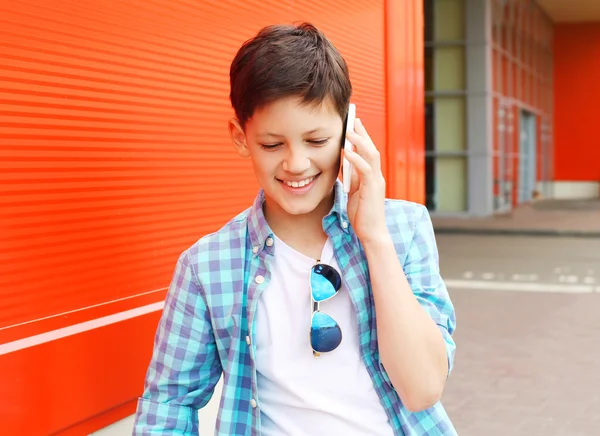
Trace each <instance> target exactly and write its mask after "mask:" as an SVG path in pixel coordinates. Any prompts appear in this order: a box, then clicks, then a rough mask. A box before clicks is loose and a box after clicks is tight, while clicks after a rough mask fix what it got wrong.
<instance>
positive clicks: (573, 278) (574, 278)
mask: <svg viewBox="0 0 600 436" xmlns="http://www.w3.org/2000/svg"><path fill="white" fill-rule="evenodd" d="M558 281H559V282H561V283H573V284H574V283H577V282H578V281H579V277H577V276H573V275H570V276H565V275H561V276H559V277H558Z"/></svg>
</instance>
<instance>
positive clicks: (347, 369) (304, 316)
mask: <svg viewBox="0 0 600 436" xmlns="http://www.w3.org/2000/svg"><path fill="white" fill-rule="evenodd" d="M274 249H275V256H274V259H273V262H272V269H271V281H270V282H269V286H268V287H267V289H265V291H264V292H263V293H262V295H261V297H260V299H259V302H258V310H257V312H256V367H257V370H258V398H259V403H258V404H259V407H260V410H261V422H262V425H261V428H262V434H263V435H264V436H283V435H290V436H320V435H327V436H337V435H344V436H364V435H370V436H393V434H394V433H393V430H392V427H391V425H390V424H389V422H388V417H387V414H386V412H385V410H384V408H383V406H382V405H381V403H380V400H379V397H378V395H377V392H376V391H375V388H374V386H373V382H372V381H371V378H370V377H369V374H368V372H367V369H366V368H365V365H364V363H363V362H362V360H361V358H360V351H359V342H358V327H357V323H356V314H355V311H354V308H353V306H352V302H351V300H350V296H349V295H348V292H347V291H346V289H345V288H344V287H342V289H341V290H340V292H339V293H338V295H336V296H335V297H333V298H332V299H330V300H328V301H325V302H323V303H321V305H320V310H321V311H322V312H324V313H326V314H328V315H330V316H332V317H333V319H335V320H336V321H337V322H338V324H339V325H340V327H341V329H342V343H341V344H340V345H339V347H338V348H336V349H335V350H333V351H332V352H330V353H322V354H321V355H320V356H319V357H317V358H315V357H313V353H312V348H311V346H310V339H309V327H310V317H311V299H310V288H309V276H310V270H311V267H312V266H313V265H314V264H315V263H316V260H315V259H311V258H309V257H307V256H305V255H303V254H301V253H299V252H297V251H295V250H294V249H292V248H291V247H290V246H288V245H286V244H285V243H284V242H283V241H281V240H280V239H278V238H275V245H274ZM321 262H322V263H325V264H327V265H330V266H332V267H334V268H335V269H336V270H337V271H338V272H340V268H339V265H338V264H337V262H336V261H335V257H334V254H333V247H332V245H331V242H330V241H329V240H328V241H327V243H326V244H325V246H324V248H323V253H322V255H321Z"/></svg>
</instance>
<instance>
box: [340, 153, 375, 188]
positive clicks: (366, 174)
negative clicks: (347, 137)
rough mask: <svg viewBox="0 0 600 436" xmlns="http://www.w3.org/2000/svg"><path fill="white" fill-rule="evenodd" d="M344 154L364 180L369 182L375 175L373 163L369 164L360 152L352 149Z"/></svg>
mask: <svg viewBox="0 0 600 436" xmlns="http://www.w3.org/2000/svg"><path fill="white" fill-rule="evenodd" d="M344 156H345V157H346V159H348V161H349V162H350V163H351V164H352V166H353V167H354V171H356V172H357V173H358V174H357V175H358V176H359V179H360V180H361V181H362V182H367V181H368V180H369V179H370V178H372V177H373V168H371V165H369V163H368V162H367V161H366V160H365V159H364V158H363V157H362V156H360V155H359V154H358V153H356V152H355V151H352V150H346V151H345V153H344ZM354 171H353V172H354ZM353 176H354V174H353Z"/></svg>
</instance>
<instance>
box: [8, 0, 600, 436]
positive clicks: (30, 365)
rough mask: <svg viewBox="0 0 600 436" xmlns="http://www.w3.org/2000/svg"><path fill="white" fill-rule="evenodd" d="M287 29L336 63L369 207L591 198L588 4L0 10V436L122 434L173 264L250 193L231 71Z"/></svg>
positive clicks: (137, 5)
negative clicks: (375, 184)
mask: <svg viewBox="0 0 600 436" xmlns="http://www.w3.org/2000/svg"><path fill="white" fill-rule="evenodd" d="M292 21H311V22H313V23H314V24H316V25H317V26H319V27H321V28H322V29H323V30H324V31H325V32H326V33H327V34H328V36H329V37H330V38H331V39H332V40H333V41H334V43H335V44H336V46H337V47H338V48H339V49H340V51H341V52H342V54H343V55H344V56H345V57H346V59H347V60H348V63H349V64H350V68H351V75H352V81H353V85H354V88H355V95H354V98H353V100H354V102H356V103H357V107H358V113H359V116H360V117H361V119H362V120H363V121H364V123H365V125H366V126H367V128H368V130H369V132H370V134H371V136H372V138H373V139H374V141H375V143H376V144H377V146H378V147H379V149H380V150H381V152H382V158H383V161H384V162H383V163H384V165H383V167H384V172H385V175H386V178H387V181H388V190H389V192H388V195H389V196H391V197H395V198H406V199H409V200H413V201H418V202H422V203H425V204H427V206H428V207H429V209H430V210H431V211H432V213H433V214H457V215H491V214H495V213H504V212H507V211H510V210H511V209H513V208H515V207H518V205H519V204H522V203H526V202H529V201H531V200H532V199H535V198H536V197H556V198H585V197H598V195H599V183H600V147H599V145H600V130H599V129H598V128H597V126H596V124H597V120H596V118H595V113H596V109H594V108H595V107H596V106H595V104H596V102H597V101H598V98H596V97H599V96H600V84H599V83H600V82H599V81H598V80H597V77H599V76H600V2H599V1H597V0H570V1H564V0H538V1H530V0H354V1H344V2H342V1H335V0H327V1H325V0H322V1H311V0H295V1H291V0H280V1H258V0H252V1H250V0H248V1H242V0H227V1H226V0H221V1H218V2H217V1H208V0H177V1H175V0H143V1H142V0H105V1H102V2H98V1H92V0H79V1H72V0H20V1H16V0H0V283H1V284H2V286H1V287H0V301H1V304H0V386H2V393H3V395H2V400H1V403H0V406H1V407H0V422H2V429H3V430H2V433H3V434H6V435H15V434H31V435H48V434H62V435H79V434H87V433H90V432H92V431H95V430H97V429H99V428H102V427H104V426H106V425H108V424H110V423H112V422H115V421H117V420H119V419H121V418H123V417H126V416H128V415H130V414H131V413H133V411H134V410H135V402H136V398H137V396H138V395H139V394H140V393H141V390H142V383H143V377H144V373H145V370H146V368H147V364H148V361H149V358H150V353H151V349H152V340H153V335H154V331H155V329H156V325H157V321H158V318H159V316H160V311H161V309H162V302H163V301H164V297H165V293H166V289H167V286H168V284H169V281H170V278H171V274H172V271H173V268H174V265H175V261H176V259H177V256H178V255H179V253H180V252H181V251H183V250H184V249H185V248H187V247H188V246H189V245H191V244H192V243H194V242H195V241H196V240H197V239H198V238H199V237H201V236H203V235H204V234H206V233H208V232H212V231H215V230H217V229H218V228H219V227H220V226H222V225H223V224H224V223H225V221H226V220H227V219H229V218H231V217H232V216H234V215H235V214H237V213H238V212H240V211H241V210H242V209H244V208H246V207H247V206H248V205H249V204H250V203H251V201H252V200H253V198H254V196H255V194H256V192H257V189H258V185H257V183H256V181H255V179H254V177H253V174H252V169H251V167H250V164H249V162H247V161H243V160H241V159H239V158H238V156H237V154H236V153H235V152H234V150H233V147H232V145H231V144H230V141H229V139H228V133H227V119H228V118H229V117H230V116H232V110H231V107H230V104H229V100H228V93H229V83H228V72H229V64H230V62H231V59H232V58H233V56H234V54H235V52H236V50H237V49H238V48H239V46H240V45H241V44H242V43H243V42H244V41H245V40H246V39H248V38H250V37H252V36H253V35H254V34H255V33H256V32H257V31H258V30H259V29H260V27H262V26H264V25H267V24H272V23H281V22H292Z"/></svg>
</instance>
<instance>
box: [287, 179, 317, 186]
mask: <svg viewBox="0 0 600 436" xmlns="http://www.w3.org/2000/svg"><path fill="white" fill-rule="evenodd" d="M313 180H315V178H314V177H309V178H308V179H304V180H301V181H299V182H284V183H285V184H286V185H288V186H290V187H292V188H302V187H304V186H306V185H308V184H309V183H310V182H312V181H313Z"/></svg>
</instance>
